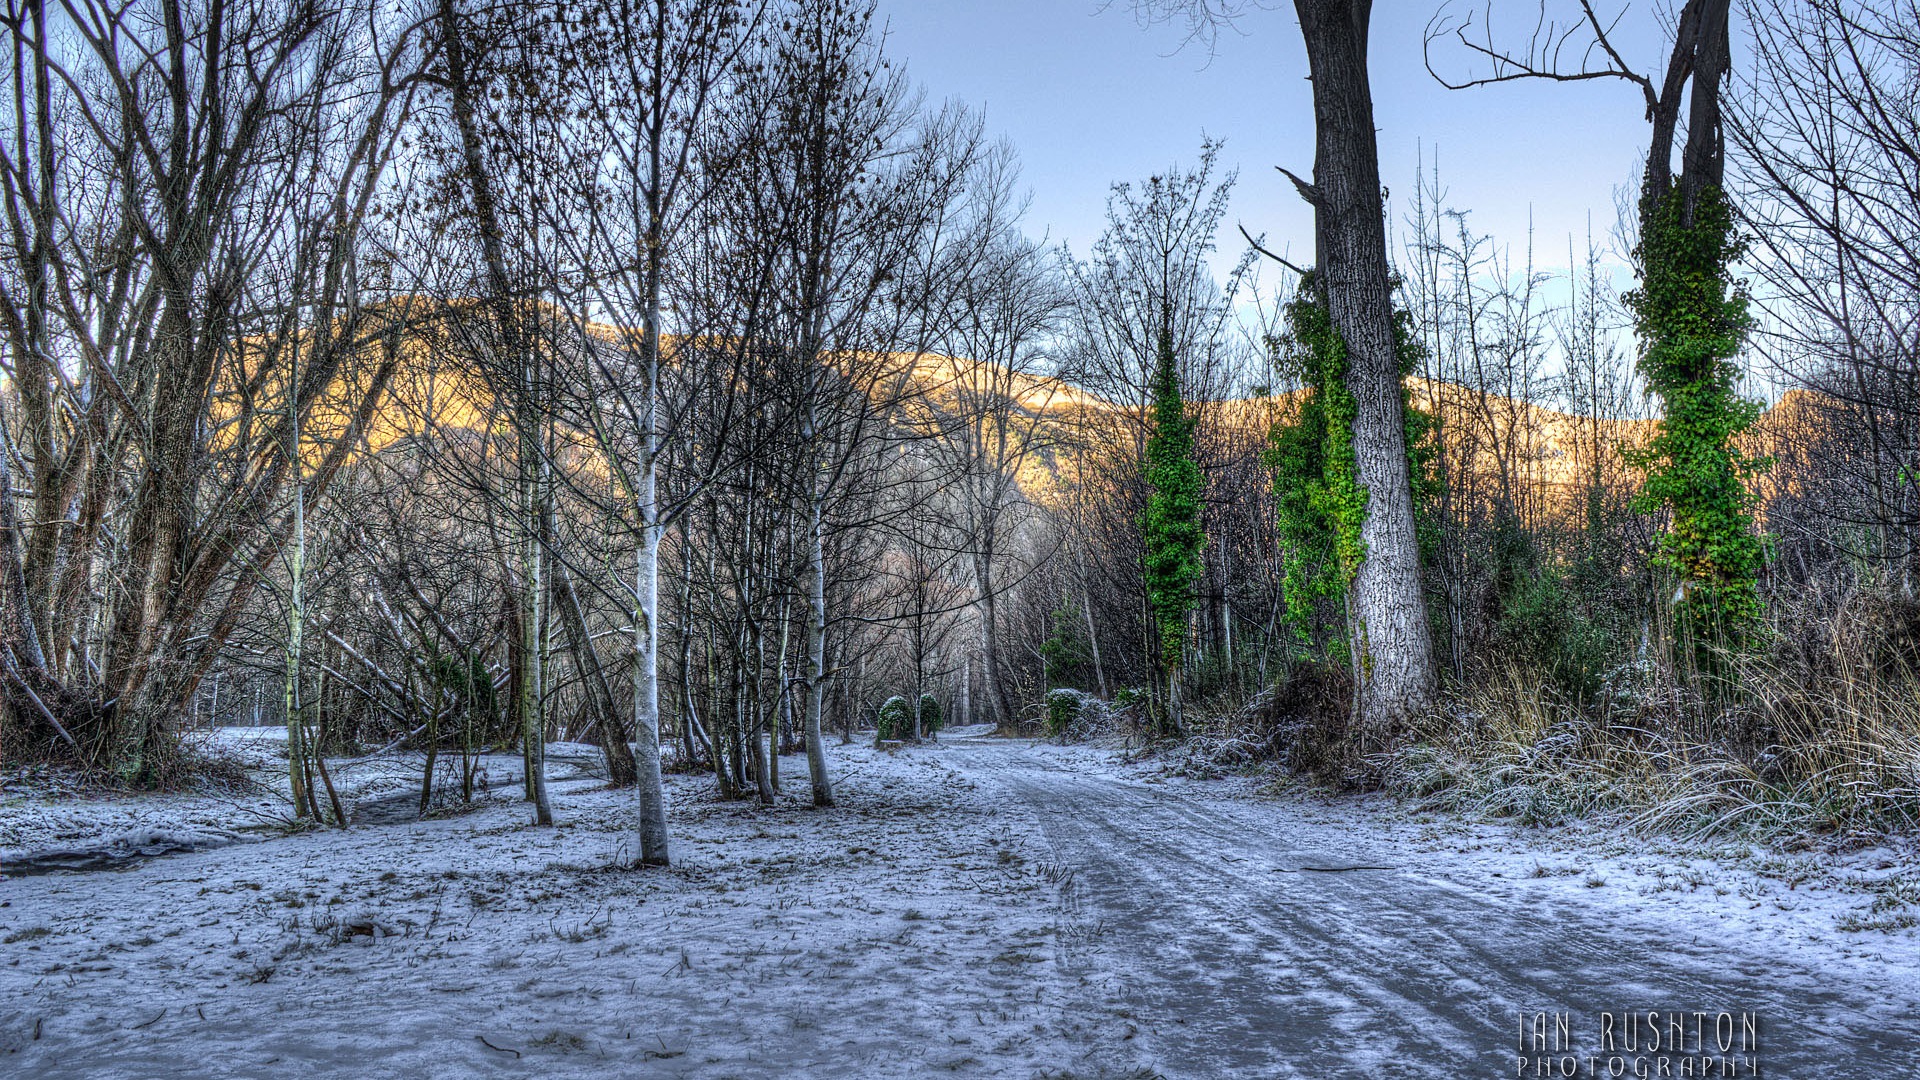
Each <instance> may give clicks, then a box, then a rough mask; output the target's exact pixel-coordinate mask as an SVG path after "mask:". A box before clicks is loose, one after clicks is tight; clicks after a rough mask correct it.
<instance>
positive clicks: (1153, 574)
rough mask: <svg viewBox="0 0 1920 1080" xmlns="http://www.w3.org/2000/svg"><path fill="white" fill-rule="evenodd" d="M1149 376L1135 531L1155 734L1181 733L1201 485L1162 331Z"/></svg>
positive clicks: (1189, 424)
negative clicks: (1155, 683)
mask: <svg viewBox="0 0 1920 1080" xmlns="http://www.w3.org/2000/svg"><path fill="white" fill-rule="evenodd" d="M1157 351H1158V357H1157V361H1156V363H1155V366H1154V373H1153V431H1152V434H1150V435H1149V436H1148V437H1147V463H1146V464H1147V483H1148V485H1149V486H1150V487H1151V488H1152V494H1151V495H1150V496H1148V499H1147V515H1146V520H1145V522H1144V523H1143V528H1142V530H1141V533H1142V539H1143V540H1144V541H1145V545H1144V546H1145V547H1146V568H1145V569H1146V575H1145V576H1146V584H1147V603H1148V605H1149V606H1150V607H1151V608H1152V611H1153V621H1154V626H1155V628H1156V629H1157V630H1158V631H1159V637H1160V660H1161V664H1162V665H1163V666H1164V667H1165V668H1166V672H1167V711H1166V716H1165V719H1164V721H1163V727H1162V730H1161V734H1163V735H1172V734H1178V733H1179V732H1180V731H1181V730H1182V727H1183V725H1182V716H1181V709H1182V703H1181V696H1180V690H1181V686H1180V675H1181V669H1182V667H1184V664H1183V661H1184V660H1185V658H1186V650H1187V622H1188V618H1189V616H1190V615H1191V614H1192V612H1193V606H1194V600H1193V586H1194V583H1195V582H1196V581H1198V580H1199V579H1200V573H1201V570H1202V565H1201V561H1200V552H1201V548H1202V547H1203V546H1204V545H1205V543H1206V536H1205V534H1204V533H1203V532H1202V530H1201V527H1200V498H1201V495H1202V490H1203V488H1204V481H1203V480H1202V478H1201V476H1200V467H1199V466H1198V465H1196V464H1194V461H1193V421H1192V420H1191V419H1189V418H1188V417H1187V410H1186V402H1185V401H1184V400H1183V399H1182V398H1181V396H1180V375H1179V372H1178V371H1177V370H1176V364H1175V361H1174V353H1173V333H1172V331H1171V330H1170V329H1168V328H1166V327H1164V326H1163V327H1162V328H1161V331H1160V335H1159V344H1158V347H1157Z"/></svg>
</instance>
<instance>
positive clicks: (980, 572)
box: [973, 552, 1012, 729]
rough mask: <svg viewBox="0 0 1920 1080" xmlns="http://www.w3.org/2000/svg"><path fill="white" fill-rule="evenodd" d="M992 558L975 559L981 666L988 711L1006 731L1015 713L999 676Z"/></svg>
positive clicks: (977, 555)
mask: <svg viewBox="0 0 1920 1080" xmlns="http://www.w3.org/2000/svg"><path fill="white" fill-rule="evenodd" d="M991 562H992V559H991V556H989V555H987V554H986V553H985V552H980V553H976V554H975V555H974V567H973V578H974V584H975V585H976V586H977V587H978V588H979V590H980V663H981V666H982V670H983V676H982V677H983V678H984V680H985V682H986V691H987V709H988V710H989V711H990V712H992V714H993V723H994V726H996V727H999V728H1003V729H1004V728H1005V727H1006V726H1007V724H1008V722H1009V721H1010V720H1011V718H1012V710H1011V709H1009V708H1008V707H1007V690H1006V684H1005V683H1003V682H1002V681H1001V678H1000V675H1001V672H1000V641H999V638H1000V635H999V633H998V632H997V631H998V627H999V624H1000V612H999V604H998V602H997V601H998V597H997V596H996V590H995V587H994V581H993V567H992V565H991Z"/></svg>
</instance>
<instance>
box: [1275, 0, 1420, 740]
mask: <svg viewBox="0 0 1920 1080" xmlns="http://www.w3.org/2000/svg"><path fill="white" fill-rule="evenodd" d="M1294 7H1295V10H1296V11H1297V12H1298V14H1299V17H1300V30H1301V33H1302V34H1303V35H1304V37H1305V40H1306V47H1307V60H1308V66H1309V68H1310V70H1311V73H1312V80H1313V109H1314V121H1315V131H1316V137H1315V148H1314V149H1315V154H1314V166H1313V183H1312V184H1311V185H1308V184H1304V183H1301V184H1300V187H1301V191H1302V194H1304V195H1305V196H1306V197H1307V199H1308V201H1309V202H1311V203H1312V204H1313V207H1314V223H1315V240H1316V246H1317V248H1318V270H1319V274H1320V277H1321V280H1322V282H1323V284H1324V286H1325V288H1326V294H1327V304H1328V309H1329V311H1330V312H1331V314H1332V317H1333V324H1334V326H1335V328H1336V329H1338V330H1339V332H1340V337H1341V339H1342V341H1344V342H1345V344H1346V349H1347V365H1348V370H1347V380H1346V381H1347V388H1348V390H1349V391H1350V392H1351V393H1352V394H1353V397H1354V401H1355V404H1356V415H1355V417H1354V422H1353V449H1354V473H1355V480H1356V481H1358V483H1359V485H1360V487H1361V488H1362V489H1363V490H1364V491H1365V492H1366V493H1367V506H1366V517H1365V518H1364V520H1363V521H1362V523H1361V527H1360V538H1361V542H1362V543H1363V545H1364V546H1365V552H1366V554H1365V556H1364V558H1363V560H1362V561H1361V563H1360V566H1359V569H1358V570H1357V571H1356V572H1355V574H1354V579H1353V583H1352V586H1351V589H1350V591H1349V607H1348V613H1349V614H1348V618H1349V622H1350V631H1351V635H1352V642H1353V665H1354V678H1355V702H1354V705H1355V715H1356V717H1357V718H1358V720H1359V721H1360V723H1361V725H1362V727H1363V728H1364V729H1365V730H1367V731H1369V732H1374V733H1378V732H1381V731H1383V730H1385V729H1387V728H1389V727H1391V726H1392V725H1393V724H1395V723H1397V722H1399V721H1401V720H1403V719H1405V718H1406V717H1408V716H1409V715H1411V714H1413V713H1416V712H1418V711H1420V710H1421V709H1424V708H1425V707H1426V706H1427V704H1428V703H1429V702H1430V701H1431V700H1432V698H1433V690H1434V679H1433V646H1432V642H1431V640H1430V634H1429V631H1428V628H1427V614H1426V603H1425V599H1424V597H1423V596H1422V593H1421V586H1420V548H1419V542H1418V539H1417V537H1416V535H1415V533H1414V516H1413V491H1412V485H1411V482H1410V477H1409V475H1408V472H1407V443H1406V418H1405V415H1404V402H1403V401H1402V397H1401V386H1400V369H1399V363H1398V359H1397V357H1396V355H1395V349H1394V335H1393V290H1392V285H1391V281H1390V277H1389V271H1388V266H1387V242H1386V221H1385V208H1384V206H1383V205H1382V198H1381V191H1380V159H1379V148H1378V145H1377V141H1376V138H1375V134H1374V119H1373V94H1372V89H1371V87H1370V85H1369V81H1368V77H1367V23H1368V20H1369V16H1370V15H1371V8H1372V3H1371V0H1295V3H1294ZM1296 182H1298V181H1296Z"/></svg>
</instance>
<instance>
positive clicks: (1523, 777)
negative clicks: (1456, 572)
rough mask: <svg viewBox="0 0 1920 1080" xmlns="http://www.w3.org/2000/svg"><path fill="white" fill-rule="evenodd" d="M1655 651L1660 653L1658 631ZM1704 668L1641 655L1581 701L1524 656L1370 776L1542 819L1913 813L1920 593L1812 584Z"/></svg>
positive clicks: (1772, 823)
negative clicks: (1699, 674) (1713, 666)
mask: <svg viewBox="0 0 1920 1080" xmlns="http://www.w3.org/2000/svg"><path fill="white" fill-rule="evenodd" d="M1642 651H1643V653H1644V654H1646V655H1651V656H1662V655H1670V651H1669V650H1665V649H1663V648H1661V647H1660V646H1659V645H1658V644H1657V643H1655V644H1652V645H1650V646H1648V647H1646V648H1644V649H1643V650H1642ZM1723 666H1724V669H1725V673H1724V674H1723V675H1722V676H1721V677H1720V678H1718V679H1717V680H1715V681H1713V682H1712V683H1711V684H1706V683H1705V681H1704V680H1701V679H1699V678H1691V679H1690V678H1688V677H1687V676H1686V675H1685V674H1684V673H1678V672H1675V671H1674V670H1672V669H1671V668H1670V667H1668V666H1666V665H1662V664H1655V663H1651V662H1647V661H1642V662H1640V663H1638V664H1630V665H1625V666H1623V667H1621V668H1619V669H1617V670H1615V671H1613V672H1610V673H1609V674H1608V676H1607V678H1606V680H1605V683H1606V688H1607V692H1606V693H1604V694H1602V695H1600V696H1599V698H1598V699H1597V700H1591V701H1588V702H1584V703H1582V704H1581V705H1579V706H1578V707H1576V706H1575V705H1573V704H1571V703H1568V702H1566V701H1563V700H1560V699H1559V698H1558V697H1557V695H1556V693H1555V691H1554V690H1553V688H1552V684H1551V682H1550V680H1548V679H1547V678H1545V677H1544V676H1543V675H1541V674H1540V673H1539V672H1538V671H1537V670H1536V669H1534V668H1532V667H1530V666H1528V665H1527V664H1526V663H1525V662H1524V661H1513V662H1509V663H1506V664H1503V665H1501V666H1499V667H1496V668H1493V669H1492V670H1490V671H1489V672H1487V673H1486V674H1484V675H1483V676H1482V677H1481V678H1479V679H1476V680H1474V681H1473V682H1472V683H1471V684H1470V685H1468V686H1465V687H1461V688H1459V689H1457V690H1456V691H1455V692H1454V693H1453V695H1452V696H1451V698H1450V700H1449V701H1448V702H1447V704H1446V706H1445V707H1444V708H1442V709H1440V710H1437V711H1436V712H1435V713H1434V714H1433V715H1431V716H1429V717H1427V718H1426V719H1425V720H1424V721H1423V722H1422V724H1421V725H1420V726H1419V727H1418V728H1417V730H1416V731H1415V733H1414V737H1413V738H1412V739H1411V740H1409V741H1408V742H1406V743H1404V744H1403V745H1401V746H1399V747H1397V748H1395V749H1393V750H1390V751H1388V752H1386V753H1383V754H1378V755H1374V756H1373V759H1372V760H1373V761H1374V763H1375V765H1376V767H1377V769H1378V772H1379V775H1380V777H1381V780H1382V783H1383V786H1385V787H1386V788H1388V789H1389V790H1393V791H1396V792H1399V793H1401V794H1404V795H1406V796H1409V797H1411V798H1414V799H1416V800H1418V801H1419V802H1420V803H1422V804H1424V805H1427V806H1431V807H1434V808H1441V809H1450V810H1456V811H1465V812H1470V813H1481V814H1489V815H1494V816H1500V817H1509V818H1513V819H1515V820H1518V821H1521V822H1523V823H1527V824H1553V823H1556V822H1559V821H1563V820H1567V819H1570V818H1577V817H1590V816H1595V815H1600V814H1615V815H1621V816H1624V817H1627V818H1628V819H1630V820H1631V822H1632V823H1633V824H1635V825H1637V826H1640V827H1644V828H1647V829H1653V830H1659V831H1670V832H1680V833H1685V834H1689V835H1696V836H1698V835H1708V834H1715V833H1725V832H1739V833H1745V834H1752V835H1759V836H1766V837H1771V838H1776V839H1781V838H1812V837H1831V838H1837V839H1841V840H1848V839H1864V838H1867V837H1872V836H1878V835H1884V834H1886V833H1888V832H1895V831H1903V830H1910V829H1912V828H1914V826H1915V825H1916V824H1920V604H1916V603H1914V602H1912V601H1908V600H1903V599H1899V598H1890V597H1888V596H1886V595H1876V594H1871V593H1865V592H1845V593H1839V592H1836V593H1832V594H1823V595H1813V596H1809V597H1806V598H1803V599H1802V600H1801V601H1799V602H1797V603H1795V604H1794V605H1792V606H1784V605H1783V606H1779V607H1776V613H1775V616H1774V618H1773V620H1772V622H1771V625H1770V626H1769V627H1768V629H1767V632H1766V634H1765V635H1763V638H1762V643H1761V645H1760V646H1759V647H1758V648H1756V649H1755V650H1754V651H1752V652H1750V653H1747V654H1744V655H1739V656H1730V657H1727V658H1725V663H1724V665H1723Z"/></svg>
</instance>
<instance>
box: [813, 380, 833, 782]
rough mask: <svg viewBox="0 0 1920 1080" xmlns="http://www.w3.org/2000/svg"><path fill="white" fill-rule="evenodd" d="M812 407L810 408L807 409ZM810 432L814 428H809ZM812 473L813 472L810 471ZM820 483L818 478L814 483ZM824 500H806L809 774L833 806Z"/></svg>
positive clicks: (815, 478)
mask: <svg viewBox="0 0 1920 1080" xmlns="http://www.w3.org/2000/svg"><path fill="white" fill-rule="evenodd" d="M808 407H809V408H812V406H811V405H809V406H808ZM809 429H810V430H811V425H809ZM810 472H811V471H810ZM812 482H813V483H814V484H815V485H816V486H817V485H818V484H819V479H818V476H817V475H815V477H814V479H813V481H812ZM822 501H823V500H822V499H821V497H820V494H819V492H818V491H817V490H816V491H814V492H812V493H811V494H810V495H809V497H808V499H807V716H806V725H807V774H808V776H809V778H810V779H811V780H812V781H813V805H815V806H820V807H825V806H832V805H833V779H832V777H830V776H829V775H828V774H827V747H826V742H825V741H824V740H823V739H822V738H821V735H820V714H821V711H822V710H823V709H824V708H825V707H826V692H827V558H826V550H825V544H826V538H825V537H824V536H823V535H822V533H823V532H824V524H825V523H824V522H823V521H822V520H821V519H822V517H823V514H824V508H823V507H822V505H821V503H822Z"/></svg>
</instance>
